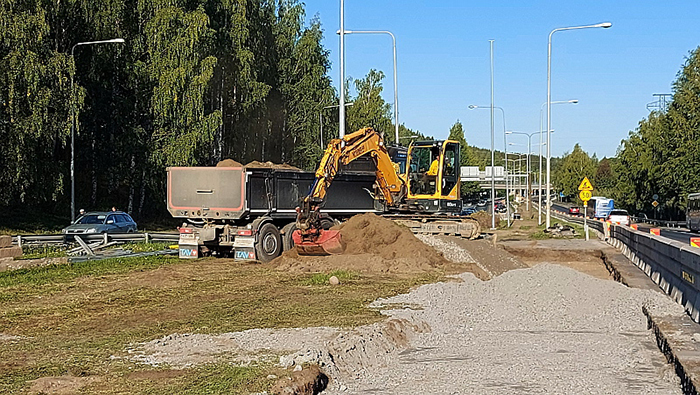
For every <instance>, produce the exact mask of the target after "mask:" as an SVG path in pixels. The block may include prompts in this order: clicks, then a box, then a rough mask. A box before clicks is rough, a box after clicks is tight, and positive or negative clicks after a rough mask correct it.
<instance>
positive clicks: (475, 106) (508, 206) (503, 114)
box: [468, 104, 510, 228]
mask: <svg viewBox="0 0 700 395" xmlns="http://www.w3.org/2000/svg"><path fill="white" fill-rule="evenodd" d="M468 108H469V109H470V110H475V109H482V110H486V109H491V106H477V105H475V104H470V105H469V107H468ZM493 108H494V109H496V110H501V115H502V117H503V145H504V146H505V152H504V157H505V167H504V172H505V178H506V216H507V217H508V218H507V221H508V227H509V228H510V197H509V194H508V193H509V190H508V142H507V141H506V112H505V111H504V110H503V107H497V106H494V107H493Z"/></svg>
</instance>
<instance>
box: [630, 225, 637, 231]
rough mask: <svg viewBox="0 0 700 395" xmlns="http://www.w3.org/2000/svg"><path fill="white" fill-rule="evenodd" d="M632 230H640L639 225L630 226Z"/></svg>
mask: <svg viewBox="0 0 700 395" xmlns="http://www.w3.org/2000/svg"><path fill="white" fill-rule="evenodd" d="M630 228H632V229H634V230H639V225H637V224H632V225H630Z"/></svg>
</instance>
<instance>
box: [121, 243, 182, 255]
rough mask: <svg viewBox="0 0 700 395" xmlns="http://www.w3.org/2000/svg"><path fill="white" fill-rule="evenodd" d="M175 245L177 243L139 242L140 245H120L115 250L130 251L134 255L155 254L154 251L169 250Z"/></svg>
mask: <svg viewBox="0 0 700 395" xmlns="http://www.w3.org/2000/svg"><path fill="white" fill-rule="evenodd" d="M173 244H177V241H173V242H171V243H167V242H157V243H146V242H143V241H142V242H138V243H124V244H118V245H116V246H115V247H114V248H121V249H124V250H130V251H131V252H134V253H138V252H153V251H162V250H167V249H169V247H170V246H171V245H173Z"/></svg>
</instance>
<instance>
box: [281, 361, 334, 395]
mask: <svg viewBox="0 0 700 395" xmlns="http://www.w3.org/2000/svg"><path fill="white" fill-rule="evenodd" d="M327 386H328V376H326V375H325V374H324V373H323V372H322V371H321V369H319V367H318V366H317V365H312V366H309V367H307V368H305V369H301V370H298V371H295V372H294V373H292V377H285V378H282V379H280V380H278V381H277V382H276V383H275V385H274V386H273V387H272V390H271V392H272V393H273V394H275V395H277V394H279V395H316V394H318V393H320V392H321V391H323V390H325V389H326V387H327Z"/></svg>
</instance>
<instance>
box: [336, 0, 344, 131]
mask: <svg viewBox="0 0 700 395" xmlns="http://www.w3.org/2000/svg"><path fill="white" fill-rule="evenodd" d="M339 34H340V84H339V85H340V86H339V88H340V89H338V90H339V91H340V95H339V96H340V104H339V105H338V135H339V136H340V138H341V139H342V138H343V137H345V0H340V30H339Z"/></svg>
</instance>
